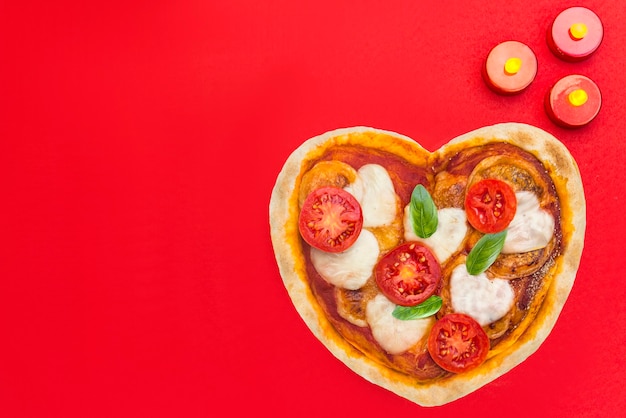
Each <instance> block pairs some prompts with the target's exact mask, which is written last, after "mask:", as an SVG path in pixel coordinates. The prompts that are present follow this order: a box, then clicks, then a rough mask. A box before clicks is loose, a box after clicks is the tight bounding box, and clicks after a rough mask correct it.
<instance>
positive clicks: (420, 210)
mask: <svg viewBox="0 0 626 418" xmlns="http://www.w3.org/2000/svg"><path fill="white" fill-rule="evenodd" d="M410 215H411V223H412V224H413V232H415V235H417V236H418V237H420V238H428V237H430V236H431V235H432V234H434V233H435V231H436V230H437V225H438V224H439V219H438V218H437V207H436V206H435V202H433V199H432V197H430V193H428V190H426V188H425V187H424V186H422V185H421V184H418V185H417V186H415V189H413V193H411V205H410Z"/></svg>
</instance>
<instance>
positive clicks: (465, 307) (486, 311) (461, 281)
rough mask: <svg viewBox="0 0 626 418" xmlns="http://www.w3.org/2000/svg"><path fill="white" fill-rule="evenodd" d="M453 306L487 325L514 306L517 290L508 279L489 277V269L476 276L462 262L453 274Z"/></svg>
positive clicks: (451, 290) (454, 308) (455, 309)
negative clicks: (486, 272) (515, 290)
mask: <svg viewBox="0 0 626 418" xmlns="http://www.w3.org/2000/svg"><path fill="white" fill-rule="evenodd" d="M450 298H451V300H452V309H453V310H454V311H455V312H459V313H464V314H467V315H469V316H471V317H472V318H474V319H475V320H476V321H477V322H478V323H479V324H480V325H483V326H484V325H487V324H490V323H492V322H494V321H497V320H498V319H500V318H502V317H503V316H504V315H506V314H507V312H508V311H509V310H510V309H511V307H512V306H513V300H514V298H515V294H514V292H513V288H512V287H511V285H510V284H509V282H508V280H503V279H489V278H488V277H487V275H486V274H485V273H481V274H479V275H477V276H472V275H470V274H469V273H468V272H467V268H466V267H465V264H460V265H459V266H457V267H456V268H455V269H454V270H453V271H452V276H451V277H450Z"/></svg>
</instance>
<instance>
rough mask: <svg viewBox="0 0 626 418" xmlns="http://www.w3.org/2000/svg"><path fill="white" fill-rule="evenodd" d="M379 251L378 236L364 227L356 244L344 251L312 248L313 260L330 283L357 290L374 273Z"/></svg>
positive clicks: (316, 267)
mask: <svg viewBox="0 0 626 418" xmlns="http://www.w3.org/2000/svg"><path fill="white" fill-rule="evenodd" d="M379 253H380V250H379V248H378V241H377V240H376V237H375V236H374V234H372V233H371V232H370V231H368V230H366V229H363V230H362V231H361V233H360V234H359V237H358V238H357V240H356V241H355V242H354V244H352V246H351V247H350V248H348V249H347V250H346V251H344V252H341V253H328V252H325V251H321V250H318V249H316V248H311V262H312V263H313V267H315V270H317V272H318V273H319V274H320V276H322V278H324V280H326V281H327V282H328V283H330V284H332V285H335V286H338V287H343V288H344V289H349V290H356V289H359V288H360V287H361V286H363V285H364V284H365V282H367V279H369V278H370V276H371V275H372V273H373V271H374V266H375V265H376V261H377V260H378V255H379Z"/></svg>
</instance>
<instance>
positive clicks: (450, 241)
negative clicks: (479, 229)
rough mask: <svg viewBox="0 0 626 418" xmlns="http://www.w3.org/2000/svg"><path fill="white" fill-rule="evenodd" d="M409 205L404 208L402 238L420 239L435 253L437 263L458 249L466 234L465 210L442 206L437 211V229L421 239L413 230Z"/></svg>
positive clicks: (444, 260)
mask: <svg viewBox="0 0 626 418" xmlns="http://www.w3.org/2000/svg"><path fill="white" fill-rule="evenodd" d="M409 212H410V208H409V205H407V206H406V208H405V209H404V239H405V240H406V241H420V242H422V243H423V244H425V245H427V246H428V247H429V248H430V249H431V250H432V251H433V253H434V254H435V256H436V257H437V259H438V260H439V263H445V262H446V261H447V260H448V258H450V256H451V255H452V254H454V253H455V252H457V251H458V250H459V247H460V246H461V244H462V243H463V240H464V239H465V235H466V234H467V222H466V217H465V211H464V210H463V209H458V208H443V209H439V210H438V211H437V218H438V219H439V222H438V226H437V231H435V233H434V234H432V235H431V236H430V237H428V238H425V239H421V238H420V237H418V236H417V235H415V233H414V232H413V225H412V217H411V216H410V213H409Z"/></svg>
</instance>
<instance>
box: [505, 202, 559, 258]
mask: <svg viewBox="0 0 626 418" xmlns="http://www.w3.org/2000/svg"><path fill="white" fill-rule="evenodd" d="M515 196H516V199H517V212H516V214H515V217H514V218H513V220H512V221H511V223H510V224H509V227H508V228H507V230H508V233H507V237H506V240H505V241H504V248H502V252H503V253H504V254H513V253H525V252H529V251H534V250H538V249H540V248H544V247H546V246H547V245H548V243H549V242H550V240H551V239H552V236H553V235H554V217H553V216H552V215H551V214H550V213H549V212H547V211H545V210H543V209H541V207H540V206H539V199H538V198H537V195H535V193H532V192H526V191H521V192H517V193H515Z"/></svg>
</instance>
